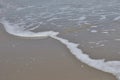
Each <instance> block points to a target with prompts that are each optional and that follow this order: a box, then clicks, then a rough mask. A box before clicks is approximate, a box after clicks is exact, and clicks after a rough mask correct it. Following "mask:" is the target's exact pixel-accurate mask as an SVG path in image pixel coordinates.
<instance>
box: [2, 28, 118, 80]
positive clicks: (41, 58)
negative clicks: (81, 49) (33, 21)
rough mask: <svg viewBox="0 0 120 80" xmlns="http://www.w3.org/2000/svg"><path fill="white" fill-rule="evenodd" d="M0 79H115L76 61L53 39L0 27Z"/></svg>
mask: <svg viewBox="0 0 120 80" xmlns="http://www.w3.org/2000/svg"><path fill="white" fill-rule="evenodd" d="M0 80H116V78H115V77H114V76H113V75H112V74H109V73H105V72H102V71H99V70H96V69H94V68H91V67H89V66H87V65H86V64H83V63H81V62H80V61H79V60H77V59H76V58H75V57H74V56H73V55H72V54H71V53H70V52H69V50H68V49H67V48H66V47H65V46H64V45H63V44H61V43H60V42H59V41H57V40H54V39H52V38H46V39H28V38H20V37H14V36H12V35H10V34H8V33H7V32H5V31H4V29H3V27H1V26H0Z"/></svg>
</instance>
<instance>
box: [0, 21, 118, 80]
mask: <svg viewBox="0 0 120 80" xmlns="http://www.w3.org/2000/svg"><path fill="white" fill-rule="evenodd" d="M2 24H3V25H4V28H5V30H6V31H7V32H8V33H9V34H11V35H14V36H18V37H30V38H35V37H51V38H53V39H56V40H58V41H59V42H61V43H62V44H64V45H65V46H66V47H67V48H68V49H69V51H70V52H71V53H72V54H73V55H74V56H75V57H76V58H77V59H78V60H80V61H81V62H83V63H85V64H87V65H89V66H91V67H93V68H96V69H98V70H101V71H104V72H108V73H112V74H113V75H115V76H116V78H117V79H118V80H120V69H119V64H120V61H108V62H105V61H104V60H103V59H99V60H96V59H92V58H90V57H89V55H87V54H84V53H83V52H82V50H81V49H79V48H78V46H79V44H77V43H73V42H70V41H69V40H67V39H63V38H61V37H58V35H59V34H60V33H59V32H54V31H46V32H38V33H34V32H30V31H28V32H23V33H19V32H18V33H16V32H15V33H14V31H13V29H10V26H13V25H10V24H9V23H7V22H3V23H2Z"/></svg>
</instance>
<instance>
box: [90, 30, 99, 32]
mask: <svg viewBox="0 0 120 80" xmlns="http://www.w3.org/2000/svg"><path fill="white" fill-rule="evenodd" d="M90 32H92V33H96V32H98V31H97V30H91V31H90Z"/></svg>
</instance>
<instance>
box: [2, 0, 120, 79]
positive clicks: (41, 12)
mask: <svg viewBox="0 0 120 80" xmlns="http://www.w3.org/2000/svg"><path fill="white" fill-rule="evenodd" d="M119 8H120V1H119V0H114V1H113V0H109V1H108V0H101V1H98V0H91V1H89V0H74V1H73V0H69V1H67V0H62V1H61V0H51V2H49V3H48V1H47V0H44V1H42V0H34V1H33V0H20V1H17V0H11V2H9V0H0V14H1V15H0V18H1V19H0V21H1V23H2V24H3V25H4V27H5V29H6V31H7V32H8V33H10V34H12V35H16V36H21V37H46V36H50V37H52V38H54V39H57V40H59V41H60V42H62V41H63V42H64V41H65V42H66V39H67V40H69V41H70V42H69V41H68V42H66V43H63V42H62V43H63V44H65V45H66V46H68V44H69V43H77V44H80V46H79V48H81V49H82V51H83V52H84V53H85V54H87V55H89V56H90V59H91V58H92V59H94V60H95V59H105V61H109V62H108V63H109V64H110V66H111V69H113V71H109V70H106V69H108V68H107V67H109V64H108V63H105V62H104V61H103V62H102V61H101V64H100V65H99V67H101V66H102V65H106V68H105V69H103V70H102V71H106V72H110V73H113V74H114V75H116V76H118V77H119V76H120V75H119V74H120V71H119V70H120V68H119V65H120V62H119V61H120V58H119V57H120V49H119V47H120V43H119V41H120V36H119V35H120V28H119V24H120V14H119V13H120V10H119ZM41 31H42V32H43V31H50V32H43V33H40V32H41ZM54 31H55V32H54ZM56 32H59V35H58V36H59V37H57V36H56V35H57V34H58V33H56ZM62 38H63V40H61V39H62ZM70 46H72V47H68V48H69V49H70V50H72V49H73V48H74V49H75V50H78V49H77V47H76V46H75V45H74V46H73V45H70ZM72 53H78V54H79V52H76V51H73V52H72ZM75 55H76V56H77V57H79V55H77V54H75ZM88 58H89V57H88ZM80 60H83V59H81V58H80ZM82 62H84V63H86V64H88V65H90V66H92V67H95V68H98V69H100V70H101V68H99V67H96V66H95V65H93V64H94V62H95V63H97V60H96V61H92V63H91V64H89V63H87V62H89V59H88V61H82ZM113 64H114V65H113ZM97 65H98V64H97ZM112 65H113V66H112ZM115 70H116V71H115Z"/></svg>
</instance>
